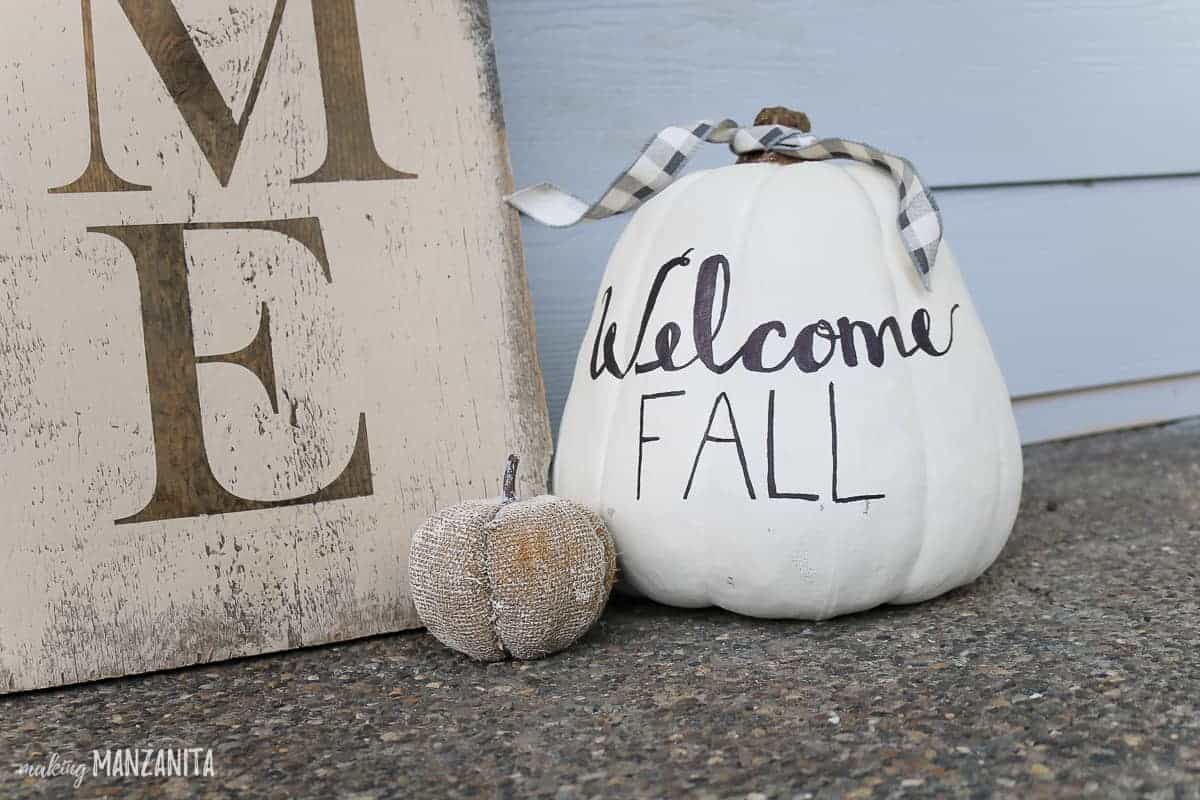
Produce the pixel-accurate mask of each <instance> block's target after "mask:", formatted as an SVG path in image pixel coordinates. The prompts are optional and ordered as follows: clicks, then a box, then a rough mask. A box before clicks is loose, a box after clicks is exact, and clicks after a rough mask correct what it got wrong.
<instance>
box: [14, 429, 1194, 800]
mask: <svg viewBox="0 0 1200 800" xmlns="http://www.w3.org/2000/svg"><path fill="white" fill-rule="evenodd" d="M1198 554H1200V424H1196V423H1182V424H1177V425H1172V426H1167V427H1161V428H1153V429H1147V430H1142V431H1135V432H1126V433H1119V434H1112V435H1105V436H1098V437H1093V438H1089V439H1083V440H1077V441H1074V442H1068V443H1060V444H1046V445H1040V446H1036V447H1032V448H1028V449H1027V451H1026V481H1025V495H1024V500H1023V503H1022V509H1021V515H1020V518H1019V520H1018V522H1017V527H1016V531H1015V532H1014V534H1013V537H1012V540H1011V541H1010V543H1009V546H1008V548H1007V549H1006V550H1005V552H1004V554H1003V555H1002V556H1001V558H1000V560H999V561H998V562H997V563H996V565H995V566H993V567H992V568H991V570H989V571H988V573H987V574H986V575H984V576H983V578H981V579H980V580H979V581H977V582H976V583H975V584H974V585H972V586H969V587H967V588H964V589H961V590H958V591H955V592H952V593H951V594H949V595H947V596H945V597H942V598H940V599H937V600H934V601H932V602H929V603H924V604H922V605H919V606H914V607H906V608H884V609H880V610H877V611H873V612H869V613H865V614H858V615H855V616H852V617H848V618H843V619H836V620H833V621H830V622H824V623H820V624H808V623H786V622H764V621H760V620H753V619H744V618H740V617H737V616H734V615H732V614H728V613H724V612H721V611H713V610H708V611H679V610H674V609H669V608H664V607H661V606H657V605H652V604H646V603H630V602H627V601H626V602H622V601H616V602H614V604H613V605H612V606H610V608H609V610H608V612H607V613H606V615H605V616H604V618H603V620H602V621H601V623H600V624H599V625H598V626H597V627H596V628H595V630H593V632H592V633H591V634H590V635H589V636H588V637H587V638H586V639H585V640H584V641H582V642H581V643H579V644H578V645H576V646H575V647H574V648H572V649H570V650H569V651H567V652H565V653H562V654H560V655H558V656H556V657H553V658H549V659H546V660H544V661H538V662H533V663H501V664H495V665H491V666H484V665H480V664H476V663H473V662H470V661H468V660H466V659H464V658H461V657H459V656H457V655H455V654H454V653H452V652H450V651H448V650H446V649H445V648H443V647H442V646H441V645H439V644H438V643H437V642H436V641H434V640H433V639H432V638H431V637H429V636H428V635H426V634H424V633H421V632H414V633H406V634H399V635H395V636H384V637H378V638H374V639H370V640H365V641H360V642H355V643H352V644H345V645H339V646H331V647H323V648H316V649H310V650H305V651H300V652H293V653H288V654H284V655H275V656H267V657H262V658H254V659H247V660H243V661H239V662H235V663H230V664H222V665H213V666H204V667H197V668H193V669H186V670H179V671H175V672H170V673H162V674H156V675H149V676H144V677H138V678H130V679H124V680H115V681H106V682H103V683H99V684H93V685H88V686H81V687H73V688H67V689H63V690H54V691H46V692H37V693H32V694H27V695H22V696H16V697H8V698H4V699H0V768H2V769H3V772H2V773H0V797H3V798H24V797H71V796H80V797H91V796H111V797H159V796H163V797H185V796H192V795H196V796H201V797H288V796H296V797H322V798H324V797H329V798H337V797H355V798H385V797H411V798H432V797H440V796H474V797H485V798H490V797H503V798H508V797H529V796H537V797H555V798H576V797H580V798H582V797H593V796H609V797H649V796H664V797H679V796H713V797H741V798H758V797H770V798H775V797H782V798H793V797H845V798H851V797H909V796H913V797H916V796H937V797H959V796H961V797H988V796H1000V797H1014V798H1026V797H1073V796H1079V795H1087V796H1094V797H1152V798H1179V797H1200V657H1198V656H1197V648H1198V644H1200V642H1198V637H1197V631H1198V630H1200V613H1198V609H1197V605H1198V597H1197V591H1198V588H1200V581H1198V580H1197V573H1198V570H1200V566H1198V564H1197V555H1198ZM109 747H112V748H116V747H203V748H212V750H213V758H214V769H215V771H216V776H215V777H210V778H196V779H190V780H189V779H181V778H174V779H169V780H164V779H161V778H160V779H157V780H156V779H137V780H133V779H127V780H124V781H122V780H105V779H97V778H92V777H90V775H89V776H86V777H85V778H84V779H83V780H82V783H81V785H80V787H79V789H77V790H76V789H74V788H73V786H72V784H73V782H74V781H73V778H72V777H70V776H64V777H55V778H46V779H42V778H35V777H25V778H22V777H19V776H17V775H15V774H14V772H13V769H14V768H15V765H16V764H18V763H24V762H34V763H46V760H47V759H48V758H50V757H51V754H57V756H58V757H59V758H60V759H74V760H82V761H86V762H87V763H88V764H89V770H90V762H91V751H92V749H93V748H102V749H103V748H109ZM9 765H13V766H9Z"/></svg>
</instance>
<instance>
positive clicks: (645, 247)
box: [572, 170, 713, 594]
mask: <svg viewBox="0 0 1200 800" xmlns="http://www.w3.org/2000/svg"><path fill="white" fill-rule="evenodd" d="M712 173H713V170H701V171H698V172H693V173H691V174H689V175H685V176H684V177H683V178H681V179H680V180H677V181H675V183H673V184H671V185H670V186H668V187H667V188H666V189H665V190H664V191H662V192H661V193H659V194H658V195H656V196H654V197H652V198H651V199H650V200H649V201H648V202H647V203H646V204H644V205H643V206H642V208H641V209H639V212H640V213H642V214H644V213H645V212H647V211H650V210H653V211H654V212H655V213H656V216H655V217H654V218H652V219H650V220H648V223H649V224H648V225H647V227H648V228H649V231H648V234H647V235H646V236H645V238H643V240H642V241H641V242H640V243H639V246H638V250H637V252H636V254H635V256H636V257H635V258H634V259H632V261H633V263H635V264H642V263H648V256H649V254H650V248H651V247H652V246H653V244H654V242H655V241H657V238H658V236H657V234H658V233H659V231H660V230H661V229H662V226H663V224H664V222H665V221H666V220H667V218H668V217H669V216H670V211H671V210H673V209H674V207H675V206H676V205H677V204H678V202H679V198H680V197H683V196H684V194H685V193H684V192H682V191H681V190H682V189H685V188H687V187H689V186H691V185H692V184H695V183H700V182H701V179H702V178H705V177H708V176H710V175H711V174H712ZM689 179H690V180H689ZM660 207H661V208H660ZM634 221H635V222H636V221H637V217H634ZM607 273H608V269H605V274H604V276H603V277H602V278H601V286H603V285H604V281H605V279H607V278H608V277H609V275H608V274H607ZM653 281H654V272H653V270H643V271H642V274H640V275H638V283H637V288H638V291H637V292H624V293H623V294H624V295H625V296H626V298H632V299H626V302H629V303H636V302H637V301H636V298H637V297H639V296H643V295H644V294H645V290H646V289H648V288H649V284H650V283H652V282H653ZM613 283H614V282H613V281H609V285H610V286H611V285H613ZM614 316H618V315H617V314H614ZM588 328H589V329H590V328H591V326H590V325H589V326H588ZM596 335H597V336H600V335H602V332H601V331H599V330H597V332H596ZM586 344H587V332H586V331H585V332H584V340H583V345H581V347H586ZM634 377H636V370H635V373H634ZM633 383H634V382H633V381H624V380H622V381H619V382H618V386H617V387H616V388H615V389H614V390H613V391H614V396H615V397H616V398H617V399H618V400H621V401H623V400H625V399H626V398H627V396H628V394H630V393H631V392H632V384H633ZM572 388H574V387H572ZM619 407H620V403H619V402H613V403H610V404H609V405H608V408H607V409H606V411H605V414H604V419H603V426H604V427H603V432H602V433H599V434H598V435H597V440H598V441H602V442H603V441H608V440H609V438H610V436H611V434H612V429H613V426H614V425H615V424H616V419H617V416H618V414H617V409H618V408H619ZM609 455H610V448H608V447H602V448H600V459H599V461H600V463H599V464H598V465H597V467H596V473H595V480H594V482H593V483H592V487H591V488H592V496H593V497H596V498H600V497H605V496H607V495H608V492H607V483H608V463H609ZM593 510H595V509H593ZM609 524H610V525H611V522H609ZM610 532H611V533H612V534H613V540H614V542H613V544H614V553H615V552H616V538H617V536H618V535H619V534H617V533H616V528H615V526H614V527H610ZM640 593H641V592H640V591H639V594H640Z"/></svg>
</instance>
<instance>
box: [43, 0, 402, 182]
mask: <svg viewBox="0 0 1200 800" xmlns="http://www.w3.org/2000/svg"><path fill="white" fill-rule="evenodd" d="M309 2H310V3H311V4H312V14H313V26H314V29H315V31H316V50H317V62H318V66H319V69H320V73H321V90H322V92H323V95H324V98H325V127H326V134H327V136H326V138H327V141H328V146H327V150H326V154H325V161H324V163H323V164H322V165H321V166H320V167H319V168H318V169H317V170H316V171H315V172H313V173H312V174H310V175H307V176H305V177H303V178H297V179H296V180H294V181H293V183H323V182H329V181H344V180H359V181H363V180H390V179H399V178H415V177H416V175H414V174H412V173H409V172H401V171H399V170H396V169H393V168H392V167H390V166H389V165H387V164H386V163H384V161H383V158H382V157H381V156H380V155H379V151H378V149H377V148H376V146H375V139H374V137H373V136H372V133H371V122H370V115H369V113H368V109H367V91H366V80H365V78H364V75H363V56H362V43H361V41H360V39H359V33H358V18H357V15H356V13H355V7H354V0H309ZM80 3H81V6H82V10H83V51H84V68H85V70H86V72H87V76H86V77H87V91H88V110H89V118H90V125H91V157H90V158H89V161H88V164H87V167H86V168H85V169H84V171H83V174H82V175H80V177H79V178H77V179H76V180H74V181H72V182H71V183H69V184H66V185H65V186H59V187H56V188H54V189H51V190H50V191H51V192H70V193H74V192H105V191H139V190H146V189H149V188H150V187H148V186H142V185H139V184H135V183H130V182H129V181H126V180H124V179H123V178H120V177H119V176H117V175H116V174H115V173H114V172H113V171H112V169H111V168H110V167H109V165H108V163H107V161H106V159H105V157H104V148H103V145H102V143H101V141H100V124H99V119H100V111H99V100H98V98H97V93H96V63H95V62H96V59H95V41H94V36H93V31H92V0H80ZM120 4H121V8H122V9H124V11H125V16H126V17H128V19H129V23H130V25H131V26H132V27H133V30H134V32H135V33H136V34H137V36H138V38H139V39H140V40H141V42H142V46H143V47H144V48H145V50H146V53H147V55H149V57H150V61H151V62H152V63H153V64H154V67H155V69H156V70H157V71H158V74H159V76H160V77H161V78H162V81H163V84H165V86H166V88H167V91H168V93H170V95H171V99H172V100H174V102H175V105H176V106H177V107H178V108H179V112H180V114H181V115H182V116H183V119H184V122H186V123H187V126H188V129H189V130H191V132H192V136H193V137H195V140H196V144H197V145H198V146H199V148H200V152H202V153H203V154H204V157H205V159H207V161H208V163H209V166H211V167H212V170H213V173H215V174H216V176H217V180H218V181H220V183H221V185H222V186H228V185H229V180H230V178H231V177H232V176H233V166H234V163H235V162H236V161H237V156H238V152H239V151H240V150H241V146H242V141H243V140H244V139H245V136H246V128H247V126H248V125H249V123H250V117H251V115H252V114H253V112H254V106H255V104H256V103H257V102H258V94H259V91H260V90H261V88H262V83H263V77H264V76H265V75H266V72H267V64H268V63H269V62H270V59H271V53H272V51H273V50H274V49H275V44H276V42H277V40H278V39H279V28H280V26H281V24H282V23H283V14H284V10H285V9H286V8H287V5H288V0H275V8H274V11H273V13H272V16H271V24H270V27H269V28H268V30H267V39H266V42H265V43H264V45H263V49H262V51H261V53H260V54H259V58H258V64H257V65H256V67H255V70H254V77H253V79H252V80H251V83H250V90H249V93H248V95H247V98H246V104H245V106H244V107H243V109H242V113H241V116H239V117H236V118H235V117H234V114H233V110H232V109H231V108H230V107H229V105H228V104H227V103H226V102H225V99H224V98H223V97H222V96H221V92H220V90H219V89H218V88H217V84H216V82H215V81H214V80H213V77H212V73H211V72H209V69H208V67H207V66H206V65H205V63H204V60H203V59H202V58H201V57H200V51H199V50H198V49H197V48H196V43H195V42H194V41H192V37H191V35H190V34H189V33H188V29H187V26H186V25H185V24H184V22H183V20H182V19H181V18H180V16H179V12H178V11H177V10H176V8H175V5H174V3H173V2H172V0H120Z"/></svg>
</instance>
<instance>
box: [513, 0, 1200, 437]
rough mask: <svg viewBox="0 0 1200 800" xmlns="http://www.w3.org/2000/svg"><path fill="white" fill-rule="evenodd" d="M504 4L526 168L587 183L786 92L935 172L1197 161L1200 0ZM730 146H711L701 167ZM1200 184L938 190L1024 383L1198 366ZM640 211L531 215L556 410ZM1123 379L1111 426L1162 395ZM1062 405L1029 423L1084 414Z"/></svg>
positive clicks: (590, 186) (1140, 169)
mask: <svg viewBox="0 0 1200 800" xmlns="http://www.w3.org/2000/svg"><path fill="white" fill-rule="evenodd" d="M493 18H494V27H495V31H496V48H497V58H498V61H499V65H500V76H501V82H502V86H503V90H504V99H505V108H506V117H507V120H508V133H509V138H510V141H511V143H512V152H513V164H514V172H515V174H516V178H517V182H518V184H520V185H526V184H529V183H533V182H538V181H542V180H552V181H554V182H556V183H558V184H559V185H561V186H563V187H565V188H567V189H569V190H571V191H573V192H575V193H576V194H579V195H580V196H583V197H587V198H589V199H590V198H591V197H594V196H596V194H597V193H598V192H600V191H601V190H602V189H603V188H604V187H605V186H606V185H607V182H608V181H609V180H611V178H612V177H613V176H614V175H615V174H616V173H617V172H618V171H619V170H620V169H622V168H624V167H625V166H626V165H627V164H628V162H629V159H630V158H631V157H632V156H633V154H634V153H635V152H636V151H637V148H638V147H640V146H641V145H642V144H643V143H644V142H645V140H646V138H647V137H648V136H649V135H650V134H651V133H652V132H654V131H655V130H657V129H658V128H660V127H661V126H663V125H666V124H672V123H678V122H681V121H687V120H691V119H695V118H697V117H700V116H707V115H728V116H733V117H735V118H737V119H739V120H742V121H745V120H747V119H748V118H750V117H751V116H752V115H753V114H754V112H755V111H756V110H757V109H758V108H759V107H760V106H763V105H774V104H780V103H782V104H787V105H792V106H795V107H797V108H801V109H804V110H806V111H808V112H809V113H810V115H811V116H812V118H813V122H814V125H815V130H816V132H817V133H828V134H833V135H840V136H848V137H857V138H860V139H863V140H865V141H868V142H871V143H873V144H876V145H879V146H881V147H885V148H891V149H894V150H895V151H897V152H900V153H903V154H905V155H908V156H910V157H911V158H912V159H913V160H914V161H915V162H916V164H917V165H918V166H919V167H920V168H921V170H922V172H923V174H924V175H925V177H926V178H927V179H929V180H930V181H931V182H932V183H933V184H935V185H941V186H945V185H961V184H977V183H984V184H988V183H1010V182H1013V181H1029V180H1056V179H1079V178H1092V177H1097V176H1112V175H1145V174H1150V173H1172V172H1175V173H1196V172H1197V171H1200V157H1198V156H1197V153H1196V151H1195V150H1194V149H1193V148H1190V147H1189V146H1188V143H1190V142H1193V141H1196V140H1197V138H1198V137H1200V114H1197V113H1196V108H1195V104H1194V103H1190V102H1186V101H1185V100H1184V97H1185V96H1186V93H1187V88H1186V87H1191V86H1193V85H1195V84H1196V76H1197V75H1198V74H1200V49H1197V47H1196V45H1195V43H1196V41H1197V39H1198V37H1200V6H1197V5H1196V4H1194V3H1186V2H1179V1H1178V0H1149V1H1148V2H1122V3H1099V4H1098V3H1093V2H1083V1H1082V0H1073V1H1072V2H1043V1H1042V0H1021V1H1020V2H1016V3H1008V4H991V5H980V4H971V3H960V2H953V0H921V1H920V2H916V3H904V4H881V3H873V2H862V1H861V0H860V1H858V2H850V3H836V4H829V3H817V2H808V1H807V0H802V1H801V2H796V1H795V0H766V2H761V3H754V4H749V5H748V4H737V3H732V4H714V3H709V2H702V1H701V0H680V1H678V2H677V1H675V0H671V1H668V0H619V2H606V3H585V2H582V1H581V0H568V1H567V2H563V1H562V0H500V1H499V2H497V3H495V6H494V8H493ZM921 87H924V88H921ZM1181 92H1183V94H1181ZM728 161H729V155H728V153H727V152H725V151H723V150H722V148H719V147H709V148H706V149H705V150H703V151H702V152H701V154H700V155H699V156H698V158H697V160H696V165H695V168H696V169H701V168H711V167H714V166H717V165H719V164H723V163H728ZM1198 192H1200V179H1197V178H1195V177H1182V178H1175V179H1160V180H1152V181H1133V182H1114V183H1102V184H1095V185H1092V186H1061V187H1054V186H1052V187H1022V186H1017V187H1008V188H993V189H987V190H985V191H974V190H970V191H962V192H959V191H950V190H943V191H939V192H938V193H937V197H938V199H939V201H940V202H941V204H942V206H943V208H944V209H945V212H946V213H945V216H946V228H947V235H948V237H949V239H950V240H951V241H952V242H953V243H954V246H955V248H956V252H957V253H958V255H959V261H960V264H961V268H962V271H963V275H964V278H965V279H966V281H967V283H968V285H969V286H970V287H971V289H972V293H973V296H974V298H975V302H976V304H977V305H978V307H979V311H980V314H981V316H982V318H983V320H984V323H985V325H986V326H987V329H988V332H989V335H990V336H991V339H992V342H993V344H994V346H995V349H996V353H997V357H998V359H999V361H1000V365H1001V368H1002V369H1003V370H1004V373H1005V375H1006V377H1007V378H1008V381H1009V385H1010V387H1011V388H1012V390H1013V391H1014V393H1016V394H1017V395H1021V394H1025V393H1029V392H1054V391H1065V390H1073V389H1078V388H1081V387H1087V386H1096V385H1108V384H1111V383H1113V382H1114V381H1138V380H1144V379H1151V380H1152V379H1155V378H1157V377H1160V376H1163V375H1165V374H1173V373H1176V372H1185V371H1189V370H1197V369H1200V349H1197V347H1196V346H1195V344H1194V341H1195V335H1194V332H1193V326H1192V325H1191V324H1190V323H1189V322H1188V321H1189V320H1190V319H1191V318H1192V317H1193V316H1194V313H1195V312H1194V310H1195V307H1196V298H1197V297H1200V265H1198V264H1197V263H1196V256H1195V248H1194V246H1193V245H1192V244H1191V243H1190V241H1189V237H1190V236H1191V232H1192V230H1193V229H1194V227H1195V221H1194V217H1195V214H1194V210H1195V209H1196V208H1197V207H1198V206H1200V195H1198V194H1197V193H1198ZM626 221H627V220H626V219H625V218H616V219H612V220H607V221H603V222H599V223H589V224H587V225H581V226H579V227H578V228H575V229H570V230H548V229H544V228H540V227H538V226H537V225H536V224H529V223H526V224H525V225H524V232H525V245H526V263H527V268H528V272H529V276H530V284H531V288H532V292H533V297H534V304H535V310H536V313H537V318H538V342H539V352H540V354H541V358H542V366H543V370H544V371H545V375H546V386H547V397H548V400H549V405H550V410H551V417H552V418H553V419H555V420H557V418H558V415H559V414H560V413H561V409H562V404H563V402H564V400H565V398H566V394H567V390H568V388H569V384H570V380H571V372H572V367H573V365H574V363H575V355H576V352H577V349H578V347H579V344H580V342H581V341H582V338H583V333H584V326H585V324H586V322H587V317H588V314H590V312H591V302H592V299H593V298H594V296H595V293H596V289H597V287H598V286H599V282H600V274H601V272H602V270H603V266H604V264H605V262H606V260H607V258H608V255H609V253H610V252H611V250H612V247H613V245H614V243H615V242H616V240H617V237H618V235H619V234H620V232H621V230H622V228H623V226H624V224H625V222H626ZM935 277H936V276H935ZM1124 391H1126V389H1121V390H1113V391H1111V392H1108V393H1106V394H1105V395H1104V397H1103V398H1102V399H1101V398H1095V399H1094V400H1095V402H1096V403H1099V404H1100V405H1099V406H1095V407H1094V410H1095V411H1096V412H1097V413H1101V415H1102V416H1104V417H1105V419H1107V420H1108V422H1107V423H1106V424H1113V425H1119V424H1121V420H1122V419H1124V420H1126V421H1127V422H1128V423H1130V424H1137V423H1139V422H1141V421H1143V420H1144V419H1145V418H1146V414H1145V413H1143V410H1144V411H1146V412H1147V413H1149V412H1150V409H1143V407H1142V406H1141V405H1140V404H1139V403H1137V402H1132V401H1131V402H1125V401H1124V400H1122V399H1119V398H1118V395H1120V393H1121V392H1124ZM1104 404H1111V405H1107V406H1106V405H1104ZM1090 407H1091V406H1090ZM1170 408H1171V409H1172V411H1171V413H1182V414H1187V413H1192V414H1198V413H1200V404H1188V403H1187V402H1184V401H1178V402H1175V403H1173V404H1171V406H1170ZM1065 409H1066V407H1065V406H1062V405H1057V404H1056V405H1055V406H1054V407H1053V409H1050V408H1048V407H1047V408H1046V409H1045V414H1044V415H1043V416H1039V420H1040V421H1039V423H1038V424H1037V426H1035V428H1026V429H1025V430H1029V431H1033V430H1035V429H1036V431H1037V432H1036V433H1035V434H1032V435H1034V436H1036V437H1037V438H1045V437H1047V436H1054V435H1065V434H1066V433H1068V432H1071V431H1077V430H1079V420H1078V419H1076V418H1074V417H1073V415H1072V414H1071V413H1069V412H1067V411H1066V410H1065ZM1104 409H1107V410H1104ZM1151 416H1153V414H1151Z"/></svg>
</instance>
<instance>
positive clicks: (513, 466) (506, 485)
mask: <svg viewBox="0 0 1200 800" xmlns="http://www.w3.org/2000/svg"><path fill="white" fill-rule="evenodd" d="M519 463H521V459H519V458H517V456H516V454H515V453H512V454H509V456H508V464H506V465H505V467H504V482H503V483H502V484H501V487H500V490H501V491H502V492H503V493H504V494H503V500H504V502H506V503H511V502H512V501H514V500H516V499H517V464H519Z"/></svg>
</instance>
